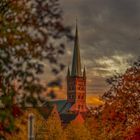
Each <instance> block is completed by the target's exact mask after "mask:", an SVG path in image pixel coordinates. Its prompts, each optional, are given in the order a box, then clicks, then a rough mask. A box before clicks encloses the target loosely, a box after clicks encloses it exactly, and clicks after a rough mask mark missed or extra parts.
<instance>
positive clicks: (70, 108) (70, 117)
mask: <svg viewBox="0 0 140 140" xmlns="http://www.w3.org/2000/svg"><path fill="white" fill-rule="evenodd" d="M50 104H52V105H54V106H55V108H56V111H58V114H59V116H60V119H61V122H62V124H64V125H65V124H68V123H70V122H71V121H74V122H80V123H83V122H84V117H85V115H86V114H87V112H88V108H87V105H86V70H85V68H84V69H83V71H82V67H81V57H80V48H79V38H78V27H77V25H76V32H75V41H74V49H73V58H72V66H71V70H70V69H69V68H68V72H67V100H57V101H51V102H50ZM44 105H45V104H44Z"/></svg>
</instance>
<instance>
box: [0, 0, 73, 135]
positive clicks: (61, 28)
mask: <svg viewBox="0 0 140 140" xmlns="http://www.w3.org/2000/svg"><path fill="white" fill-rule="evenodd" d="M64 39H72V36H71V31H70V28H69V27H66V26H65V25H63V23H62V10H61V8H60V7H59V2H58V0H35V1H34V0H22V1H19V0H1V1H0V107H1V110H0V131H4V132H5V133H7V132H8V133H11V132H12V131H13V130H14V119H15V115H16V116H18V115H19V114H20V110H19V108H18V107H15V103H16V104H18V106H21V107H25V106H26V105H30V106H37V105H39V104H41V103H42V102H43V98H42V96H41V94H42V92H43V91H44V90H45V88H46V87H44V86H43V85H42V84H41V82H40V79H39V75H40V74H42V73H43V72H44V65H43V61H44V60H47V61H48V63H49V64H50V67H51V70H52V72H53V74H55V75H57V74H58V73H59V72H60V71H62V70H63V69H64V64H62V63H61V62H59V61H58V60H59V58H60V57H61V56H62V55H63V54H64V53H65V45H64V44H63V40H64ZM18 110H19V111H18ZM15 112H18V113H17V114H16V113H15Z"/></svg>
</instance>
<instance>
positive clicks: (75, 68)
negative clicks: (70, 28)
mask: <svg viewBox="0 0 140 140" xmlns="http://www.w3.org/2000/svg"><path fill="white" fill-rule="evenodd" d="M81 74H82V72H81V58H80V49H79V39H78V27H77V24H76V33H75V44H74V52H73V61H72V71H71V76H81Z"/></svg>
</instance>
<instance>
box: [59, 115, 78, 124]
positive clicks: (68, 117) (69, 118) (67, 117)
mask: <svg viewBox="0 0 140 140" xmlns="http://www.w3.org/2000/svg"><path fill="white" fill-rule="evenodd" d="M76 116H77V114H73V113H72V114H70V113H68V114H61V115H60V119H61V121H62V123H64V124H67V123H69V122H71V121H73V120H74V119H75V118H76Z"/></svg>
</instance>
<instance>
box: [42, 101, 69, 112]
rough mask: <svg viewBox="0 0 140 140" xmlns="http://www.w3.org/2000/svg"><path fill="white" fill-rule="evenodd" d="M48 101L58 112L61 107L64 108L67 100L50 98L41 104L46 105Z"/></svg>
mask: <svg viewBox="0 0 140 140" xmlns="http://www.w3.org/2000/svg"><path fill="white" fill-rule="evenodd" d="M48 103H49V104H50V105H56V107H57V110H58V112H61V111H62V108H64V106H65V104H66V103H67V100H51V101H47V102H46V103H44V105H43V106H46V105H47V104H48Z"/></svg>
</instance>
